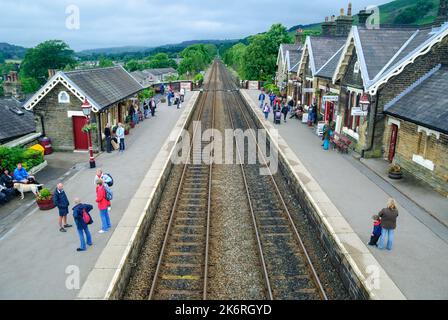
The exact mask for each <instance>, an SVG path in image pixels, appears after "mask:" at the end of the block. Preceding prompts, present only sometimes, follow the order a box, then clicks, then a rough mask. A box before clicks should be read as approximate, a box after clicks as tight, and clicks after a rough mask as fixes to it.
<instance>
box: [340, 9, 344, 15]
mask: <svg viewBox="0 0 448 320" xmlns="http://www.w3.org/2000/svg"><path fill="white" fill-rule="evenodd" d="M343 16H344V8H341V17H343Z"/></svg>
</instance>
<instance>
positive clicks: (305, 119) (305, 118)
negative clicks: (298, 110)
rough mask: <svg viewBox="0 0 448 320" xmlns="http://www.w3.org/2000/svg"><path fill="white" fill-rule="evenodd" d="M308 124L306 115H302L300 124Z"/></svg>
mask: <svg viewBox="0 0 448 320" xmlns="http://www.w3.org/2000/svg"><path fill="white" fill-rule="evenodd" d="M307 122H308V113H304V114H303V116H302V123H307Z"/></svg>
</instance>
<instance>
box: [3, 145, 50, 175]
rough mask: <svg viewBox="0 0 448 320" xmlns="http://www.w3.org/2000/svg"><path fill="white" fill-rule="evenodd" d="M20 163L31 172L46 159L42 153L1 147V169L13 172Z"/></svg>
mask: <svg viewBox="0 0 448 320" xmlns="http://www.w3.org/2000/svg"><path fill="white" fill-rule="evenodd" d="M19 162H21V163H22V165H23V167H24V168H25V169H26V170H29V169H31V168H33V167H35V166H37V165H39V164H41V163H42V162H44V157H43V155H42V153H41V152H39V151H36V150H32V149H23V148H19V147H14V148H8V147H0V168H7V169H8V170H9V171H10V172H13V171H14V169H15V168H16V166H17V163H19Z"/></svg>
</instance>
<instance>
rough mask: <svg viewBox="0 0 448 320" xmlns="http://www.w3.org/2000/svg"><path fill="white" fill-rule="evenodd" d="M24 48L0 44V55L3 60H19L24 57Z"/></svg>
mask: <svg viewBox="0 0 448 320" xmlns="http://www.w3.org/2000/svg"><path fill="white" fill-rule="evenodd" d="M26 50H27V49H26V48H24V47H20V46H15V45H12V44H9V43H5V42H0V53H1V55H2V56H3V58H4V59H12V60H21V59H23V58H24V57H25V53H26Z"/></svg>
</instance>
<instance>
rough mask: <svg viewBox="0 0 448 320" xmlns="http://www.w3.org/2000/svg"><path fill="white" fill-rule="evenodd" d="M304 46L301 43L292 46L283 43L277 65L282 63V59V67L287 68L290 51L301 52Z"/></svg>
mask: <svg viewBox="0 0 448 320" xmlns="http://www.w3.org/2000/svg"><path fill="white" fill-rule="evenodd" d="M301 47H302V45H301V44H300V43H298V44H291V43H282V44H280V48H279V50H278V56H277V65H278V64H279V63H280V58H281V62H282V65H283V66H285V65H286V63H287V53H288V51H297V50H300V49H301Z"/></svg>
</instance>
